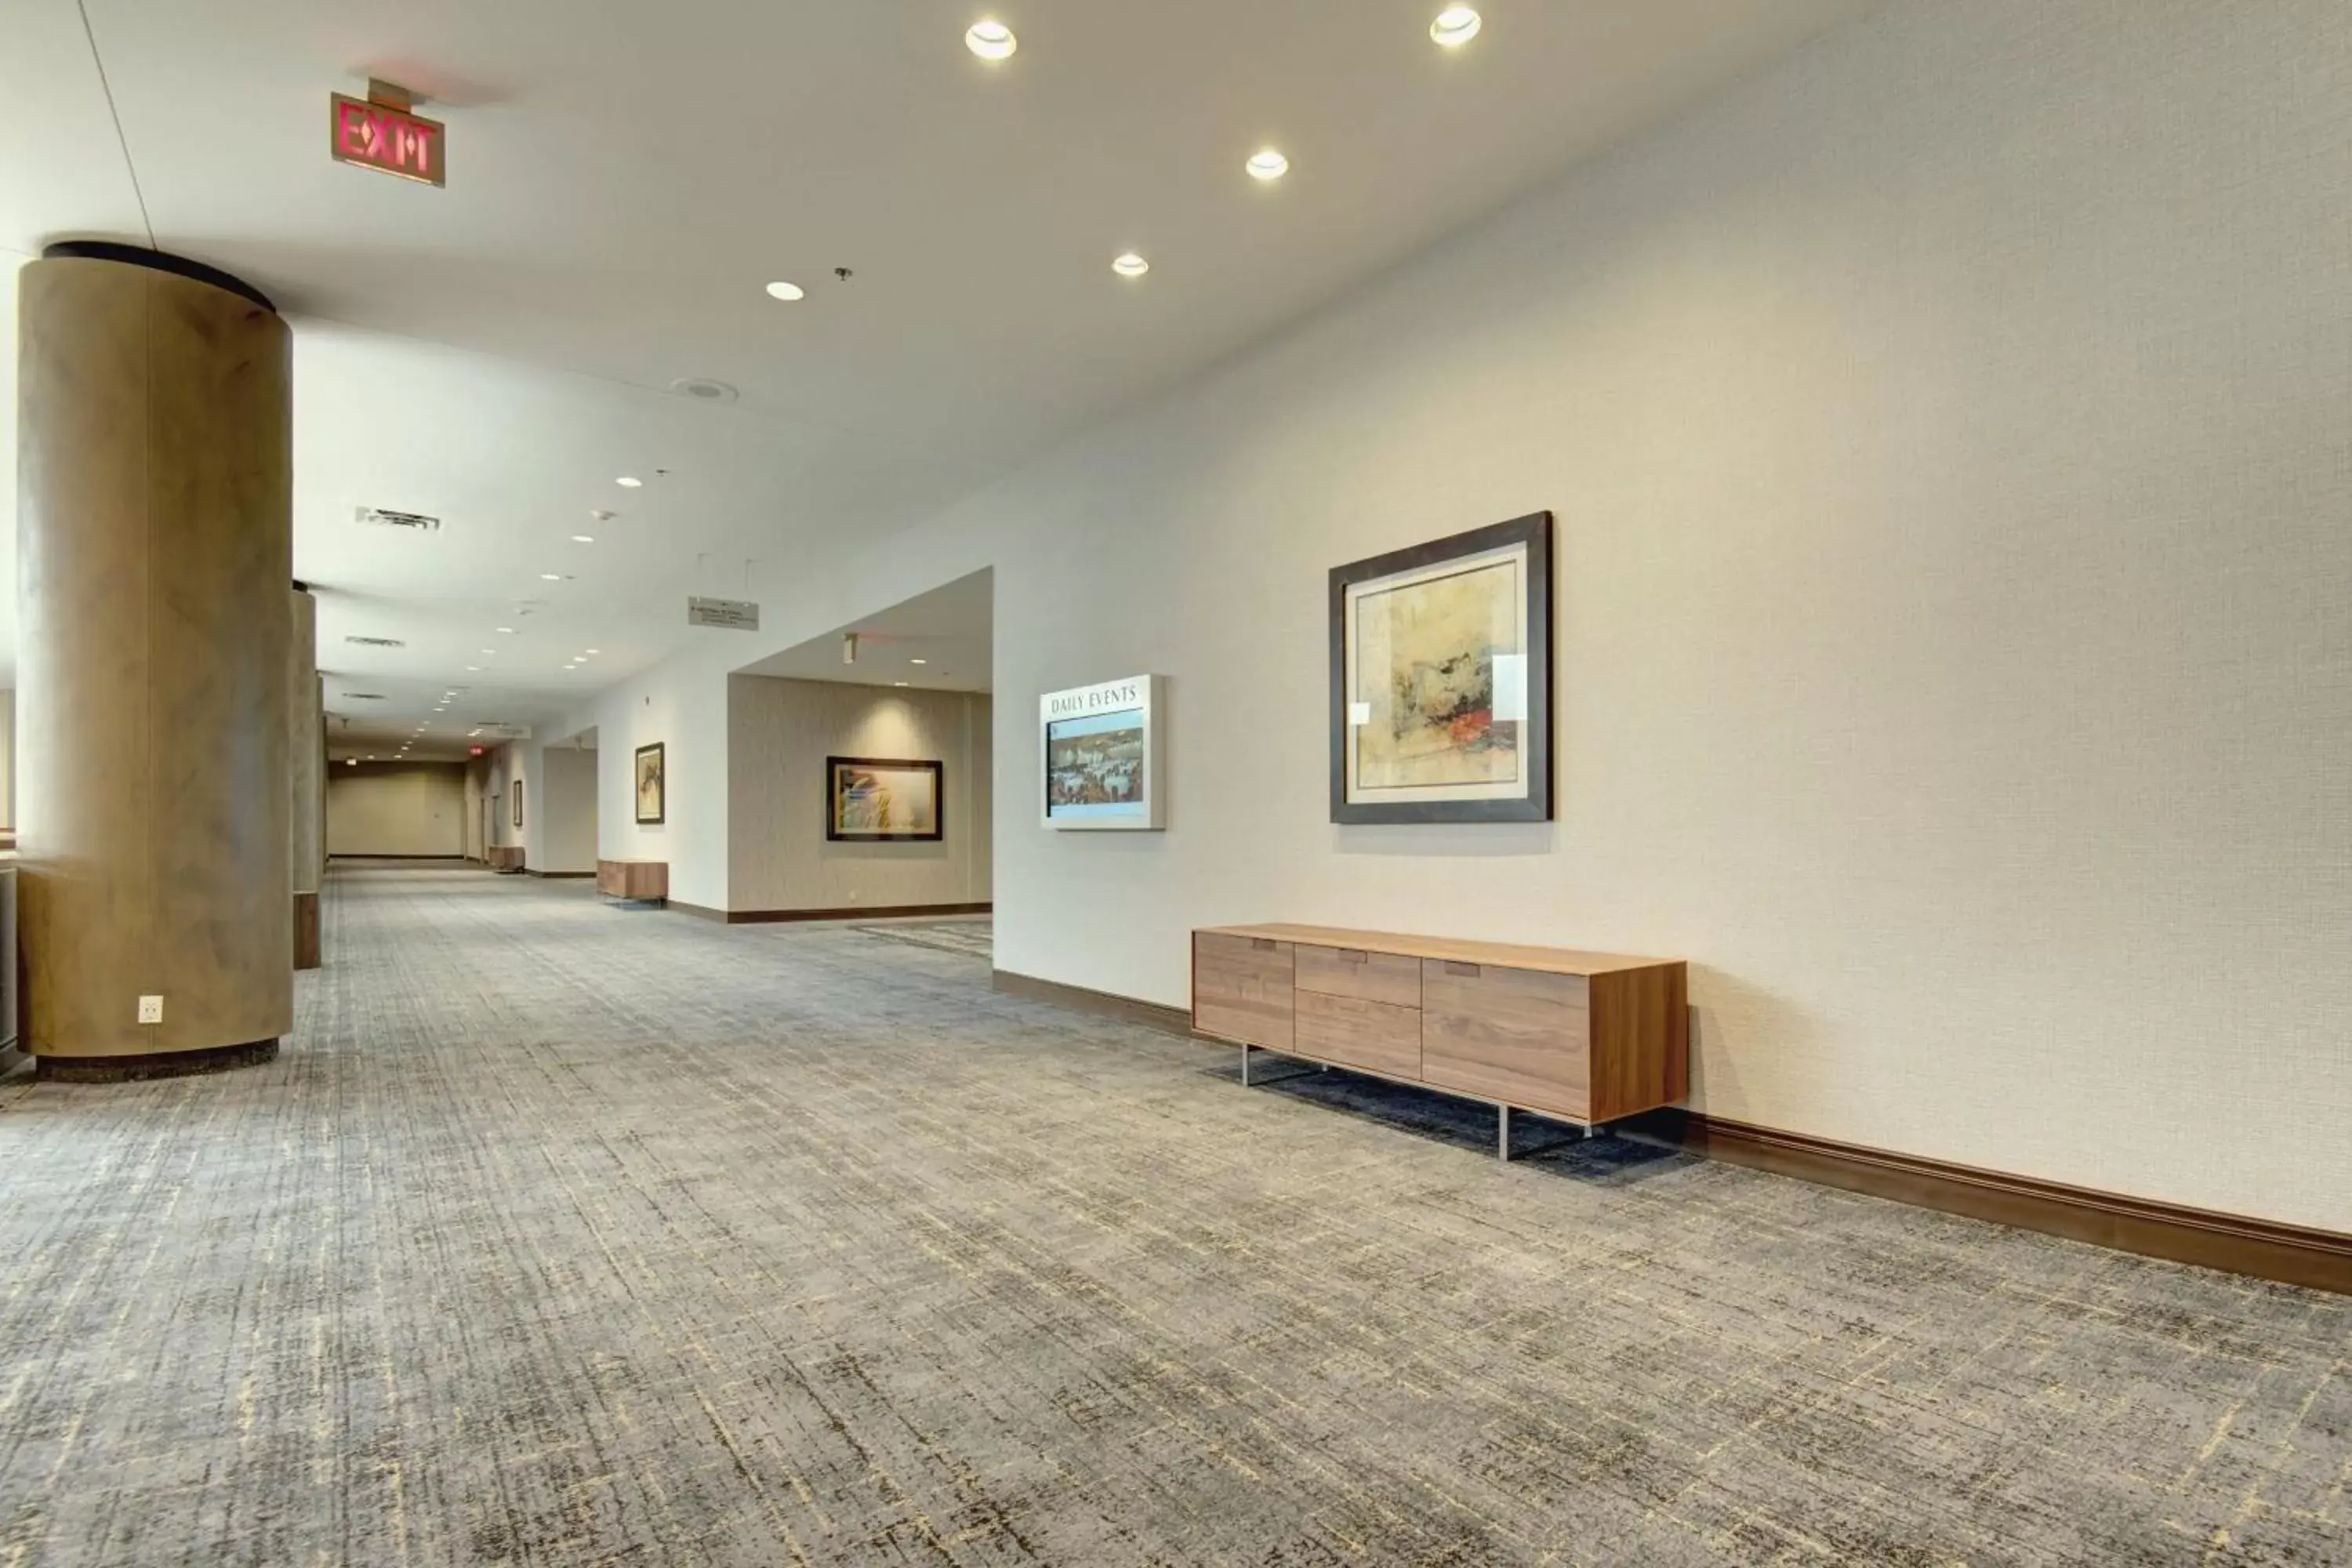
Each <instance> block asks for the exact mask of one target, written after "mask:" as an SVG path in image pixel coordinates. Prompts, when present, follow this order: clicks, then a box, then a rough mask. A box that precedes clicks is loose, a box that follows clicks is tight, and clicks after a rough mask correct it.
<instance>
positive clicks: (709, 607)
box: [686, 595, 760, 632]
mask: <svg viewBox="0 0 2352 1568" xmlns="http://www.w3.org/2000/svg"><path fill="white" fill-rule="evenodd" d="M686 624H687V625H688V626H721V627H724V628H725V629H726V630H728V631H730V632H756V631H758V630H759V629H760V606H759V605H755V604H753V603H752V602H751V600H749V599H703V598H698V597H696V596H694V595H688V596H687V601H686Z"/></svg>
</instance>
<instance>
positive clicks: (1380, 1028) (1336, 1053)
mask: <svg viewBox="0 0 2352 1568" xmlns="http://www.w3.org/2000/svg"><path fill="white" fill-rule="evenodd" d="M1300 951H1301V952H1305V951H1306V950H1305V949H1303V948H1302V949H1301V950H1300ZM1297 1000H1298V1010H1297V1047H1296V1048H1297V1051H1298V1053H1299V1054H1300V1055H1301V1056H1307V1057H1313V1058H1315V1059H1316V1060H1318V1061H1327V1062H1337V1063H1339V1065H1340V1066H1341V1067H1356V1068H1363V1069H1364V1070H1365V1071H1367V1072H1377V1073H1386V1074H1387V1075H1388V1076H1390V1077H1391V1078H1405V1079H1417V1078H1419V1077H1420V1076H1421V1009H1420V1008H1418V1007H1399V1006H1395V1005H1392V1004H1390V1003H1387V1002H1366V1001H1364V1000H1362V999H1361V998H1360V997H1355V996H1333V995H1329V994H1325V993H1323V992H1320V991H1307V990H1305V989H1302V990H1300V991H1299V993H1298V999H1297Z"/></svg>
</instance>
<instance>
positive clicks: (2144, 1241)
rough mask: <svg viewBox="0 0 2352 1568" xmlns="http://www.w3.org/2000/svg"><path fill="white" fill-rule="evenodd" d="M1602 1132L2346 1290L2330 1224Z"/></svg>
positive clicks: (1168, 1014)
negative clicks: (2286, 1222) (2306, 1223)
mask: <svg viewBox="0 0 2352 1568" xmlns="http://www.w3.org/2000/svg"><path fill="white" fill-rule="evenodd" d="M990 983H991V984H992V987H993V988H994V989H996V990H998V991H1002V992H1003V993H1005V994H1008V995H1013V996H1025V997H1028V998H1030V999H1032V1000H1034V1001H1039V1002H1050V1003H1054V1004H1055V1005H1060V1006H1064V1007H1068V1008H1071V1009H1072V1010H1074V1011H1076V1012H1081V1013H1091V1014H1094V1015H1096V1016H1099V1017H1108V1018H1118V1019H1120V1020H1122V1021H1124V1022H1127V1023H1131V1024H1142V1025H1145V1026H1148V1027H1150V1028H1155V1029H1161V1030H1164V1031H1166V1032H1168V1033H1170V1034H1176V1035H1185V1036H1191V1035H1192V1015H1191V1014H1189V1013H1187V1012H1186V1011H1185V1010H1184V1009H1182V1008H1181V1007H1169V1006H1164V1005H1160V1004H1159V1003H1156V1002H1141V1001H1138V1000H1136V999H1135V998H1134V997H1131V996H1119V995H1115V994H1111V993H1109V992H1107V991H1089V990H1087V988H1086V987H1084V986H1082V985H1066V984H1062V983H1061V982H1059V981H1055V980H1040V979H1038V978H1036V977H1035V976H1034V975H1029V974H1016V973H1013V972H1012V971H1010V970H1004V969H999V970H996V971H994V972H993V973H992V977H991V982H990ZM1612 1131H1615V1132H1618V1133H1620V1134H1622V1136H1625V1137H1629V1138H1633V1139H1637V1140H1639V1141H1640V1142H1645V1143H1654V1144H1656V1145H1658V1146H1660V1147H1663V1148H1668V1149H1677V1150H1681V1151H1683V1152H1685V1153H1691V1154H1697V1155H1701V1156H1703V1157H1705V1158H1706V1159H1710V1160H1721V1161H1723V1162H1725V1163H1727V1164H1733V1165H1746V1166H1749V1167H1751V1168H1753V1169H1756V1170H1759V1171H1769V1172H1771V1173H1774V1174H1776V1175H1782V1176H1793V1177H1795V1178H1796V1179H1798V1180H1800V1181H1806V1182H1812V1183H1815V1184H1819V1185H1822V1186H1825V1187H1838V1188H1842V1189H1843V1190H1844V1191H1846V1192H1850V1193H1863V1194H1868V1195H1869V1196H1871V1197H1875V1198H1886V1199H1890V1200H1892V1201H1893V1202H1895V1203H1900V1204H1909V1205H1912V1206H1914V1207H1916V1208H1925V1209H1936V1210H1938V1211H1940V1212H1942V1213H1945V1214H1956V1215H1966V1216H1967V1217H1969V1218H1970V1219H1981V1220H1990V1221H1991V1222H1992V1223H1994V1224H1996V1225H2007V1226H2016V1227H2017V1228H2018V1229H2020V1230H2033V1231H2040V1232H2042V1234H2043V1235H2045V1236H2062V1237H2067V1238H2068V1239H2069V1240H2073V1241H2086V1242H2089V1243H2091V1244H2092V1245H2093V1246H2095V1247H2111V1248H2113V1249H2115V1250H2116V1251H2118V1252H2134V1253H2138V1254H2140V1255H2141V1256H2142V1257H2147V1258H2166V1259H2168V1260H2170V1261H2172V1262H2175V1263H2191V1264H2195V1265H2197V1266H2199V1267H2200V1268H2218V1269H2221V1270H2222V1271H2223V1272H2225V1273H2231V1274H2246V1275H2251V1276H2252V1277H2253V1278H2255V1279H2273V1280H2276V1281H2278V1282H2279V1283H2281V1284H2285V1285H2303V1286H2308V1287H2310V1288H2311V1289H2317V1290H2333V1291H2336V1292H2338V1293H2340V1294H2345V1295H2352V1236H2345V1235H2341V1234H2339V1233H2337V1232H2336V1231H2331V1230H2314V1229H2311V1228H2309V1227H2307V1226H2293V1225H2280V1224H2277V1223H2275V1222H2273V1221H2271V1220H2263V1219H2253V1218H2251V1217H2249V1216H2247V1215H2233V1214H2221V1213H2219V1212H2217V1211H2215V1210H2212V1209H2194V1208H2186V1207H2183V1206H2181V1205H2178V1204H2167V1203H2158V1202H2156V1201H2155V1200H2153V1199H2148V1198H2134V1197H2126V1196H2125V1195H2123V1194H2120V1193H2103V1192H2099V1191H2097V1190H2095V1189H2094V1188H2090V1187H2070V1186H2066V1185H2063V1184H2060V1183H2057V1182H2044V1181H2039V1180H2036V1179H2035V1178H2033V1177H2031V1176H2013V1175H2009V1174H2007V1173H2003V1172H2000V1171H1985V1170H1979V1169H1978V1168H1976V1167H1975V1166H1972V1165H1955V1164H1951V1163H1948V1162H1946V1161H1942V1160H1929V1159H1924V1158H1921V1157H1920V1156H1918V1155H1915V1154H1896V1153H1893V1152H1888V1151H1886V1150H1884V1149H1870V1148H1865V1147H1864V1146H1862V1145H1861V1144H1857V1143H1840V1142H1834V1141H1832V1140H1831V1139H1827V1138H1815V1137H1812V1136H1810V1135H1809V1134H1806V1133H1801V1132H1782V1131H1778V1130H1776V1129H1774V1128H1769V1127H1753V1126H1750V1125H1748V1123H1746V1122H1740V1121H1723V1120H1721V1119H1719V1118H1715V1117H1709V1116H1705V1115H1702V1114H1700V1113H1699V1112H1697V1111H1695V1110H1653V1111H1650V1112H1648V1113H1647V1114H1645V1115H1642V1116H1636V1117H1633V1118H1632V1119H1630V1120H1629V1121H1621V1122H1619V1123H1617V1124H1616V1125H1615V1126H1614V1127H1613V1128H1612Z"/></svg>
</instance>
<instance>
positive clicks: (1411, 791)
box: [1330, 511, 1551, 822]
mask: <svg viewBox="0 0 2352 1568" xmlns="http://www.w3.org/2000/svg"><path fill="white" fill-rule="evenodd" d="M1330 611H1331V820H1332V821H1334V822H1549V821H1550V820H1551V513H1549V512H1548V511H1539V512H1536V513H1534V514H1532V515H1530V516H1528V517H1522V518H1516V519H1514V520H1512V521H1509V522H1498V523H1496V524H1495V525H1493V526H1492V527H1490V528H1478V529H1473V530H1471V531H1469V532H1467V533H1457V534H1455V535H1454V536H1453V537H1452V538H1450V539H1440V540H1436V541H1433V542H1431V543H1428V544H1420V545H1415V546H1413V547H1412V549H1410V550H1397V551H1391V552H1390V553H1388V554H1386V555H1375V556H1372V557H1371V558H1370V559H1369V560H1364V561H1357V562H1351V563H1349V564H1348V565H1345V566H1335V567H1333V568H1332V569H1331V602H1330Z"/></svg>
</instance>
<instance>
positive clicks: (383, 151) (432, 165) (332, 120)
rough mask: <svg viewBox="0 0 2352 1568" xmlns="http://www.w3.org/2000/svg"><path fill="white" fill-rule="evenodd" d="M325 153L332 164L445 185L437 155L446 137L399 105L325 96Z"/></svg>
mask: <svg viewBox="0 0 2352 1568" xmlns="http://www.w3.org/2000/svg"><path fill="white" fill-rule="evenodd" d="M327 107H328V123H327V145H328V150H329V151H330V152H331V153H333V154H334V159H335V162H336V163H356V164H358V165H359V166H360V167H361V168H362V169H375V170H378V171H380V172H382V173H383V174H397V175H398V176H399V177H400V178H402V179H404V180H415V181H418V182H420V183H422V184H427V185H446V184H448V183H449V182H448V177H447V170H446V168H445V167H444V164H443V158H442V154H443V153H444V151H445V150H446V146H447V142H448V138H447V135H446V131H445V128H444V127H443V125H442V123H441V122H440V121H437V120H427V119H425V117H424V116H423V115H421V114H415V113H412V112H411V111H410V110H409V109H408V107H407V105H406V104H405V103H404V102H402V103H392V102H386V101H383V100H380V99H366V98H352V97H350V96H348V95H347V94H344V93H340V92H337V93H331V94H329V95H328V106H327Z"/></svg>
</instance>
